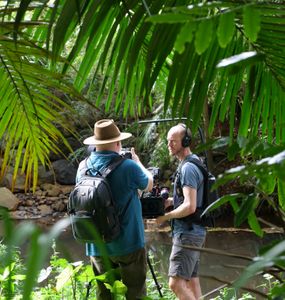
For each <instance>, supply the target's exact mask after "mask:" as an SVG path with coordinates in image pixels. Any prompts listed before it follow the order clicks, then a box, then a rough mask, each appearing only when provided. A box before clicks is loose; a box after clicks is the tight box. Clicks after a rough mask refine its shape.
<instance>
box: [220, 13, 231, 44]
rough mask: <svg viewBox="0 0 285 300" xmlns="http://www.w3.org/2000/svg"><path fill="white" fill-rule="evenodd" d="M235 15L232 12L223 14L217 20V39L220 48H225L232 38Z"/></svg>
mask: <svg viewBox="0 0 285 300" xmlns="http://www.w3.org/2000/svg"><path fill="white" fill-rule="evenodd" d="M234 20H235V14H234V12H227V13H223V14H221V16H220V19H219V26H218V30H217V37H218V41H219V44H220V46H221V47H222V48H225V47H226V46H227V44H228V43H229V42H230V41H231V39H232V38H233V34H234V30H235V23H234Z"/></svg>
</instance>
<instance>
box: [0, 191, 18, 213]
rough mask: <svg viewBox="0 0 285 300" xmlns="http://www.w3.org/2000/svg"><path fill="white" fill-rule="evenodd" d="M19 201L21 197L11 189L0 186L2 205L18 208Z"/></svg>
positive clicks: (0, 203)
mask: <svg viewBox="0 0 285 300" xmlns="http://www.w3.org/2000/svg"><path fill="white" fill-rule="evenodd" d="M19 202H20V201H19V199H18V198H17V197H16V196H15V195H14V194H13V193H12V192H11V191H10V190H9V189H7V188H6V187H1V188H0V206H4V207H6V208H8V210H16V209H17V207H18V205H19Z"/></svg>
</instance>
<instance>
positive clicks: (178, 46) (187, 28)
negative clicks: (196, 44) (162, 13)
mask: <svg viewBox="0 0 285 300" xmlns="http://www.w3.org/2000/svg"><path fill="white" fill-rule="evenodd" d="M195 27H196V26H195V23H191V22H187V23H186V24H185V25H184V26H183V27H182V28H181V30H180V32H179V34H178V36H177V39H176V41H175V44H174V49H175V50H176V51H177V52H178V53H180V54H181V53H183V51H184V49H185V44H186V43H191V42H192V40H193V32H194V30H195Z"/></svg>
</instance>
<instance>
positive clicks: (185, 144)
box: [179, 123, 192, 148]
mask: <svg viewBox="0 0 285 300" xmlns="http://www.w3.org/2000/svg"><path fill="white" fill-rule="evenodd" d="M179 125H180V126H182V127H183V128H184V129H185V135H184V136H183V138H182V140H181V145H182V147H183V148H186V147H189V146H190V144H191V139H192V134H191V131H190V129H189V128H188V127H187V126H186V125H185V124H182V123H181V124H179Z"/></svg>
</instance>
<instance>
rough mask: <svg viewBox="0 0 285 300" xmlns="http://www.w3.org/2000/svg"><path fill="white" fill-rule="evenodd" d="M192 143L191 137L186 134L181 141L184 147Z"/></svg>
mask: <svg viewBox="0 0 285 300" xmlns="http://www.w3.org/2000/svg"><path fill="white" fill-rule="evenodd" d="M190 143H191V138H190V137H189V136H188V135H185V136H184V137H183V139H182V142H181V144H182V147H184V148H186V147H189V146H190Z"/></svg>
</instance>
